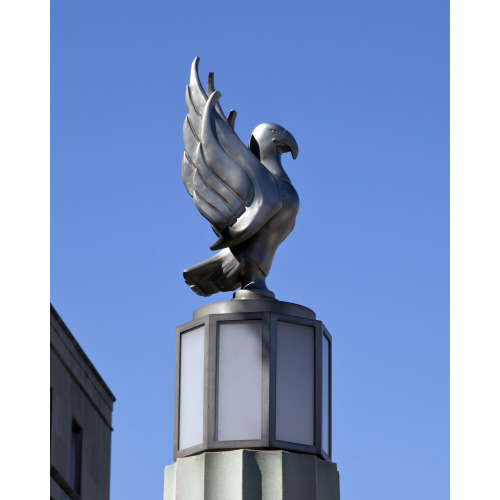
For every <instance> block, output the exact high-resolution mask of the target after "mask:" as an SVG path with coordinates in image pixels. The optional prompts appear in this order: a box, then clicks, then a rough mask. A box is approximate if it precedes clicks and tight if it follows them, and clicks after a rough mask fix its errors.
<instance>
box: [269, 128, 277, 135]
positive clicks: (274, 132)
mask: <svg viewBox="0 0 500 500" xmlns="http://www.w3.org/2000/svg"><path fill="white" fill-rule="evenodd" d="M270 130H271V132H272V133H273V134H277V133H278V131H277V130H276V129H275V128H272V129H270Z"/></svg>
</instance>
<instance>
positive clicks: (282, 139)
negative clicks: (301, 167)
mask: <svg viewBox="0 0 500 500" xmlns="http://www.w3.org/2000/svg"><path fill="white" fill-rule="evenodd" d="M273 142H275V143H276V144H278V146H284V148H283V149H284V151H283V152H288V151H290V152H291V153H292V158H293V159H294V160H295V159H296V158H297V156H298V155H299V146H297V141H296V140H295V138H294V137H293V135H292V134H290V132H288V130H283V131H282V132H280V133H279V135H278V137H276V138H273Z"/></svg>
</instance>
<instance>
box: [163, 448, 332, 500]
mask: <svg viewBox="0 0 500 500" xmlns="http://www.w3.org/2000/svg"><path fill="white" fill-rule="evenodd" d="M163 498H164V500H340V490H339V473H338V471H337V465H336V464H335V463H332V462H325V461H324V460H321V459H320V458H318V457H316V456H314V455H308V454H303V453H291V452H287V451H282V450H232V451H218V452H205V453H201V454H200V455H195V456H191V457H186V458H179V459H177V462H176V463H174V464H172V465H169V466H167V467H165V484H164V496H163Z"/></svg>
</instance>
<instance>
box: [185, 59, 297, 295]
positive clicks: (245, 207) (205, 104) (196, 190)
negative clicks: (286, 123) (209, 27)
mask: <svg viewBox="0 0 500 500" xmlns="http://www.w3.org/2000/svg"><path fill="white" fill-rule="evenodd" d="M198 63H199V58H198V57H197V58H195V60H194V61H193V64H192V66H191V77H190V82H189V85H187V87H186V106H187V110H188V113H187V116H186V119H185V121H184V127H183V136H184V146H185V152H184V156H183V158H182V179H183V181H184V185H185V186H186V189H187V191H188V193H189V194H190V195H191V196H192V198H193V201H194V204H195V205H196V208H197V209H198V210H199V211H200V212H201V214H202V215H203V216H204V217H205V218H206V219H207V220H208V221H209V222H210V224H211V225H212V229H213V230H214V232H215V233H216V235H217V237H218V239H217V241H216V242H215V243H214V244H213V245H212V246H211V247H210V249H211V250H218V253H217V254H215V255H214V256H212V257H211V258H209V259H207V260H205V261H203V262H201V263H200V264H197V265H195V266H193V267H190V268H188V269H185V270H184V279H185V281H186V283H187V284H188V285H189V286H190V287H191V289H192V290H193V291H194V292H196V293H197V294H198V295H202V296H205V297H207V296H209V295H212V294H214V293H217V292H227V291H232V290H236V289H237V288H241V290H240V291H239V292H236V293H235V298H247V299H252V298H274V294H273V293H272V292H271V291H270V290H269V289H268V288H267V286H266V277H267V275H268V274H269V270H270V268H271V264H272V262H273V258H274V254H275V252H276V250H277V248H278V246H279V245H280V244H281V242H282V241H283V240H284V239H285V238H286V237H287V236H288V235H289V234H290V232H291V231H292V229H293V227H294V225H295V217H296V215H297V212H298V210H299V197H298V195H297V192H296V191H295V189H294V187H293V186H292V183H291V182H290V179H289V178H288V176H287V175H286V173H285V171H284V170H283V167H282V165H281V155H282V153H286V152H291V153H292V157H293V158H294V159H295V158H297V155H298V152H299V150H298V146H297V143H296V141H295V139H294V138H293V136H292V135H291V134H290V132H288V131H287V130H285V129H284V128H283V127H281V126H280V125H277V124H275V123H262V124H261V125H259V126H258V127H257V128H255V130H254V131H253V132H252V135H251V137H250V143H249V146H248V148H247V147H246V146H245V145H244V144H243V142H241V140H240V139H239V137H238V136H237V134H236V133H235V131H234V122H235V118H236V112H235V111H234V110H231V112H230V113H229V115H228V116H227V117H226V116H225V115H224V113H223V111H222V109H221V107H220V104H219V98H220V96H221V94H220V92H217V91H215V89H214V79H213V73H210V74H209V77H208V83H207V90H206V92H205V90H204V89H203V87H202V85H201V83H200V79H199V76H198Z"/></svg>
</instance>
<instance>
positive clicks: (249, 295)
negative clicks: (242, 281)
mask: <svg viewBox="0 0 500 500" xmlns="http://www.w3.org/2000/svg"><path fill="white" fill-rule="evenodd" d="M233 298H234V299H235V300H269V299H271V300H275V299H276V296H275V295H274V293H273V292H271V290H245V289H244V288H242V289H241V290H237V291H236V292H234V293H233Z"/></svg>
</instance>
